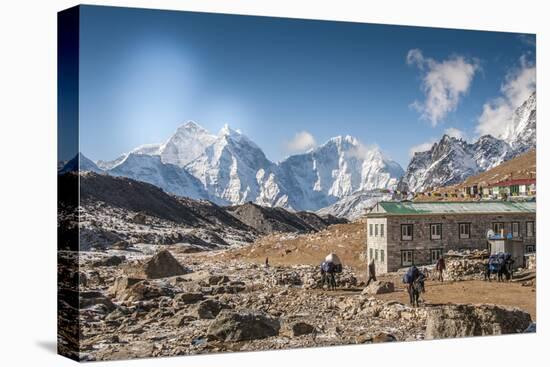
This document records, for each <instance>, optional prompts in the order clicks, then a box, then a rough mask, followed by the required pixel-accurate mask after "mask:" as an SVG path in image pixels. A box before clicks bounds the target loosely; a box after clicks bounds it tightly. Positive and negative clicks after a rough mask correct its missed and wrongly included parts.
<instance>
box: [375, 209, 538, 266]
mask: <svg viewBox="0 0 550 367" xmlns="http://www.w3.org/2000/svg"><path fill="white" fill-rule="evenodd" d="M535 219H536V215H535V214H532V213H525V214H521V213H520V214H469V215H465V214H460V215H458V214H452V215H449V214H447V215H416V216H388V217H386V218H367V222H366V228H367V244H368V245H367V248H368V249H369V248H371V247H373V248H382V247H385V249H386V250H385V260H386V261H385V264H380V265H379V266H378V267H377V270H378V269H380V270H379V271H378V272H379V273H382V272H383V271H382V270H385V271H386V272H392V271H396V270H397V269H399V268H402V267H403V266H404V265H403V264H402V262H401V252H402V251H403V250H412V251H413V261H414V264H415V265H425V264H430V263H432V258H431V250H435V249H441V251H442V253H446V252H447V251H448V250H462V249H486V248H487V231H488V230H489V229H492V227H493V223H495V222H498V223H503V224H504V233H505V234H507V233H510V232H511V231H512V222H518V223H519V229H520V232H519V237H518V240H521V241H523V243H524V244H525V245H534V244H535V242H536V238H535V237H527V228H526V222H528V221H535ZM381 221H384V223H385V226H384V227H385V238H383V239H382V238H372V237H369V236H368V234H369V232H368V230H369V224H370V223H381ZM438 223H440V224H441V239H431V237H430V224H438ZM460 223H470V238H467V239H461V238H460V236H459V224H460ZM402 224H412V225H413V238H412V240H408V241H407V240H402V239H401V225H402ZM377 265H378V264H377Z"/></svg>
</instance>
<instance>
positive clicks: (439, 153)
mask: <svg viewBox="0 0 550 367" xmlns="http://www.w3.org/2000/svg"><path fill="white" fill-rule="evenodd" d="M535 146H536V94H535V93H533V95H531V96H530V97H529V99H528V100H527V101H525V102H524V103H523V104H522V105H521V106H520V107H518V109H517V110H516V111H515V113H514V116H513V126H512V127H511V128H510V129H509V130H508V131H507V132H506V133H505V134H504V135H502V136H500V137H498V138H496V137H493V136H490V135H485V136H482V137H480V138H479V139H478V140H477V141H475V142H474V143H469V142H466V141H464V140H462V139H458V138H454V137H450V136H448V135H444V136H443V137H442V138H441V140H440V141H439V142H437V143H435V144H434V145H433V146H432V148H431V149H430V150H428V151H425V152H417V153H415V155H414V156H413V158H412V159H411V162H410V163H409V166H408V167H407V170H406V172H405V174H404V176H403V177H402V179H401V180H400V182H399V184H398V190H401V191H412V192H422V191H426V190H428V189H430V188H434V187H441V186H447V185H452V184H457V183H459V182H462V181H464V180H465V179H466V178H468V177H470V176H473V175H476V174H479V173H481V172H484V171H486V170H488V169H491V168H493V167H496V166H498V165H499V164H501V163H502V162H505V161H507V160H509V159H512V158H514V157H517V156H518V155H520V154H522V153H524V152H526V151H527V150H529V149H532V148H534V147H535Z"/></svg>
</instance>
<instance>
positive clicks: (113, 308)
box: [59, 245, 534, 360]
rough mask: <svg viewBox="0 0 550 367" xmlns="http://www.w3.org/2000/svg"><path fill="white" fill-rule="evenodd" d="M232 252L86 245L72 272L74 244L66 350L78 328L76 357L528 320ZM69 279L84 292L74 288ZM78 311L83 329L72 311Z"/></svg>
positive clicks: (341, 339)
mask: <svg viewBox="0 0 550 367" xmlns="http://www.w3.org/2000/svg"><path fill="white" fill-rule="evenodd" d="M166 248H168V249H169V252H167V251H164V252H160V253H159V252H158V250H160V249H166ZM231 251H232V250H223V251H210V252H204V253H196V254H190V253H187V252H186V251H185V249H184V248H182V247H181V246H169V247H167V246H150V245H141V246H138V247H136V248H135V249H133V250H132V251H128V250H109V251H106V252H84V253H81V256H80V259H79V267H80V269H79V272H78V273H76V272H75V271H74V269H76V268H75V267H74V261H75V259H74V257H73V263H71V262H70V261H68V260H66V259H69V258H70V255H71V253H62V254H61V256H60V258H61V259H65V260H63V261H60V267H59V272H60V279H67V280H68V282H66V283H64V282H61V283H60V290H59V292H60V298H61V301H60V315H61V317H60V326H62V329H64V330H67V332H65V333H63V332H62V333H61V338H60V348H61V350H62V351H64V352H65V353H70V349H71V341H73V342H75V339H79V341H80V353H79V354H78V353H77V357H78V358H80V359H83V360H108V359H126V358H138V357H151V356H170V355H183V354H197V353H212V352H225V351H250V350H267V349H283V348H297V347H310V346H329V345H342V344H357V343H376V342H391V341H405V340H422V339H431V338H443V337H457V336H474V335H493V334H504V333H515V332H523V331H524V330H525V329H526V328H527V327H528V326H529V325H530V323H531V321H532V317H531V316H530V315H529V313H527V312H524V311H522V310H520V309H518V308H513V307H512V308H511V307H503V306H494V305H471V304H465V305H453V304H440V303H431V302H429V301H427V302H426V303H425V304H423V305H422V306H421V307H419V308H411V307H409V306H408V305H407V304H405V303H404V302H405V300H403V296H404V295H405V293H404V292H403V288H402V286H401V284H397V283H396V282H395V281H394V283H395V286H394V284H392V283H391V281H393V280H394V279H392V278H391V277H386V279H382V280H381V281H380V282H377V283H376V284H374V285H371V286H369V287H368V288H367V289H365V287H364V284H363V283H362V281H361V280H358V276H357V274H356V273H355V269H354V268H352V267H349V266H345V269H344V272H343V273H342V275H341V276H340V277H339V279H338V280H339V288H338V290H336V291H328V290H325V289H322V288H321V287H320V279H319V274H318V271H317V266H314V265H308V264H282V263H281V264H278V265H276V264H273V265H271V266H269V267H266V266H264V265H263V264H259V263H255V262H254V261H249V260H247V259H239V258H235V257H234V256H233V255H231ZM75 279H78V281H79V284H80V291H81V293H80V297H79V298H78V297H76V298H75V297H74V296H75V292H73V291H71V290H70V283H71V281H74V280H75ZM388 281H389V282H388ZM468 282H469V281H463V282H459V283H454V284H468ZM507 285H508V286H512V287H521V285H519V284H507ZM428 289H429V293H427V295H429V294H430V287H429V286H428ZM384 292H386V293H384ZM532 296H533V298H534V292H533V293H532ZM75 314H77V315H78V320H79V326H80V333H79V335H77V334H78V332H77V325H75V324H74V323H71V322H70V320H69V319H70V318H71V317H72V316H74V315H75ZM71 330H72V333H71ZM73 344H74V343H73ZM64 348H65V350H64Z"/></svg>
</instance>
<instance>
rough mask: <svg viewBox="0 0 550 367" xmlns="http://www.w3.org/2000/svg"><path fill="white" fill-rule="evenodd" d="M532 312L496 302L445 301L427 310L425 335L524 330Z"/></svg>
mask: <svg viewBox="0 0 550 367" xmlns="http://www.w3.org/2000/svg"><path fill="white" fill-rule="evenodd" d="M530 324H531V316H530V315H529V314H528V313H527V312H525V311H522V310H520V309H518V308H507V307H502V306H497V305H469V304H465V305H444V306H438V307H433V308H430V309H428V310H427V322H426V339H440V338H457V337H465V336H482V335H501V334H512V333H521V332H523V331H524V330H525V329H526V328H527V327H529V325H530Z"/></svg>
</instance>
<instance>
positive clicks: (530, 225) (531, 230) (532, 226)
mask: <svg viewBox="0 0 550 367" xmlns="http://www.w3.org/2000/svg"><path fill="white" fill-rule="evenodd" d="M534 235H535V222H527V237H533V236H534Z"/></svg>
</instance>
